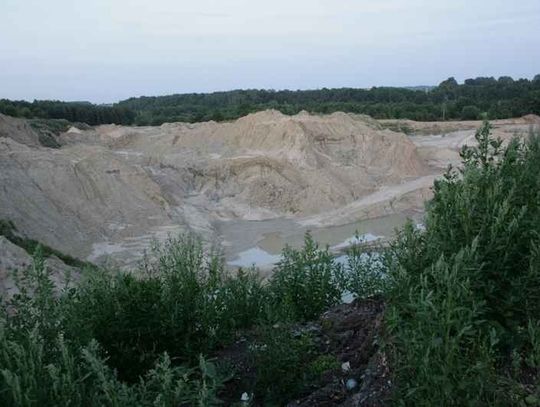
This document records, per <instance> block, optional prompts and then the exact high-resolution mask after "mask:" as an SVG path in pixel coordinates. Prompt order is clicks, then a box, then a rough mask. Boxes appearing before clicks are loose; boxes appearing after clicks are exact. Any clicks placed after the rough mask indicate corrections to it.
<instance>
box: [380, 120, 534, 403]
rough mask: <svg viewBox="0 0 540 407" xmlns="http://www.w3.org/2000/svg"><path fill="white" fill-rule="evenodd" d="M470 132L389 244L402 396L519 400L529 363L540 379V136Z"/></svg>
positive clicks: (390, 317) (392, 323)
mask: <svg viewBox="0 0 540 407" xmlns="http://www.w3.org/2000/svg"><path fill="white" fill-rule="evenodd" d="M476 140H477V142H478V146H477V147H469V148H465V149H464V150H463V151H462V159H463V168H462V169H461V170H459V171H456V170H452V169H450V170H449V171H448V172H447V174H446V175H445V177H444V179H441V180H439V181H436V182H435V186H434V198H433V200H432V201H431V202H430V203H429V205H428V207H427V216H426V230H425V231H419V230H415V229H414V228H413V226H412V225H408V226H407V227H406V228H405V229H404V230H403V231H402V232H401V233H400V236H399V237H398V239H397V241H396V242H395V243H394V244H393V245H392V248H391V250H390V252H391V255H389V256H388V262H387V265H388V267H389V273H390V280H391V284H390V289H389V294H388V300H389V303H390V307H389V311H388V314H387V324H388V328H389V333H390V338H391V343H392V347H393V348H392V349H393V352H394V363H395V366H396V374H397V382H398V388H397V393H396V401H397V403H398V404H403V405H514V404H518V405H519V403H520V402H523V401H524V397H526V396H527V394H524V395H523V397H522V396H519V395H517V394H518V393H517V392H516V390H515V388H516V387H519V388H522V386H521V384H520V383H521V381H522V380H523V375H524V371H525V370H526V369H532V372H533V374H532V377H533V378H534V377H536V379H535V380H536V386H537V388H538V386H540V381H539V380H540V379H539V376H538V373H539V368H540V365H539V364H538V360H537V359H536V356H531V355H536V354H537V353H536V350H537V349H538V340H537V333H538V331H537V326H538V323H539V321H540V319H539V315H540V267H539V266H540V262H539V253H540V251H539V247H540V235H539V233H538V231H539V230H540V205H539V202H540V178H539V176H538V174H540V137H538V136H536V137H531V139H530V140H529V141H528V142H527V143H523V142H520V141H518V140H514V141H512V142H511V143H510V144H509V145H508V146H507V147H506V148H504V149H503V148H502V144H501V142H500V141H497V140H494V139H492V138H491V137H490V125H489V124H488V123H484V125H483V126H482V128H481V129H480V130H479V131H478V132H477V133H476ZM533 349H536V350H534V351H533ZM525 359H526V360H527V363H528V366H527V367H526V366H525V362H521V360H525ZM510 360H514V361H517V362H514V365H515V366H516V369H514V372H509V370H510V369H509V365H510V362H509V361H510Z"/></svg>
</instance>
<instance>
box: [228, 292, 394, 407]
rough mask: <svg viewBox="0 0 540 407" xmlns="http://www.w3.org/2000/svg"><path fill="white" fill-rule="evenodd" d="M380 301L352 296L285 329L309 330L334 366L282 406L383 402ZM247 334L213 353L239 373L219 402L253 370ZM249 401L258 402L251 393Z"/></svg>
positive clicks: (386, 379)
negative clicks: (315, 315) (334, 360)
mask: <svg viewBox="0 0 540 407" xmlns="http://www.w3.org/2000/svg"><path fill="white" fill-rule="evenodd" d="M383 311H384V303H383V301H382V299H380V298H372V299H368V300H363V301H360V300H355V301H354V302H352V303H350V304H341V305H339V306H336V307H334V308H332V309H331V310H329V311H328V312H326V313H324V314H323V315H322V316H321V317H320V319H319V320H317V321H314V322H311V323H307V324H303V325H297V326H294V327H292V328H291V330H292V331H294V333H295V334H296V335H301V334H302V333H305V332H307V333H309V334H310V335H311V336H312V337H313V338H314V342H315V343H316V345H317V348H318V352H320V354H323V355H331V356H333V357H335V358H336V359H337V361H338V366H337V367H336V368H334V369H331V370H328V371H326V372H324V373H323V374H322V377H321V380H320V381H319V382H318V383H317V384H316V385H314V386H313V387H311V388H308V389H306V390H305V391H304V393H303V394H302V395H300V396H299V397H298V398H296V399H294V400H291V401H290V402H289V403H288V404H287V406H290V407H294V406H302V407H310V406H348V407H353V406H355V407H356V406H373V407H375V406H384V405H386V401H387V400H388V398H389V396H390V388H391V381H390V366H389V364H388V360H387V356H386V355H385V353H384V352H383V351H382V350H381V349H380V346H379V343H378V340H379V335H380V333H381V326H382V317H383ZM252 340H253V338H252V337H250V336H249V334H248V335H247V336H245V337H242V338H241V339H239V340H238V341H237V342H236V343H235V344H233V345H232V346H231V347H230V348H228V349H225V350H224V351H223V352H221V353H220V355H219V356H218V361H219V362H221V363H224V362H225V363H226V364H227V366H230V367H231V368H232V369H234V370H236V371H238V372H241V375H239V376H237V377H235V379H233V380H231V381H229V382H228V383H227V386H226V388H225V389H224V390H223V392H222V397H223V398H224V400H225V404H227V405H234V404H236V403H237V402H238V401H239V400H240V398H241V395H242V393H243V391H244V390H245V386H246V383H249V382H250V380H252V379H253V378H254V377H255V376H256V373H257V372H256V369H255V368H254V366H253V365H252V362H251V359H250V357H249V349H250V347H251V345H252ZM252 405H255V406H258V405H263V403H262V402H261V400H258V399H257V396H256V395H254V396H253V399H252Z"/></svg>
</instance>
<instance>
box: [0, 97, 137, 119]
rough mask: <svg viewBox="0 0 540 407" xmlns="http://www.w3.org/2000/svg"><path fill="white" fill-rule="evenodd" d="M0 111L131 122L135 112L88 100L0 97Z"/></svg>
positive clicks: (30, 117) (33, 115)
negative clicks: (30, 100)
mask: <svg viewBox="0 0 540 407" xmlns="http://www.w3.org/2000/svg"><path fill="white" fill-rule="evenodd" d="M0 113H2V114H6V115H8V116H14V117H23V118H26V119H34V118H39V119H63V120H67V121H69V122H72V123H76V122H81V123H87V124H90V125H97V124H107V123H116V124H131V123H133V121H134V119H135V113H134V112H133V111H131V110H130V109H127V108H125V107H122V106H106V105H94V104H92V103H89V102H61V101H58V100H34V101H33V102H26V101H24V100H8V99H0Z"/></svg>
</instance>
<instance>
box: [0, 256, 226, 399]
mask: <svg viewBox="0 0 540 407" xmlns="http://www.w3.org/2000/svg"><path fill="white" fill-rule="evenodd" d="M18 286H19V289H20V293H19V294H17V295H16V296H15V297H14V298H13V299H11V300H9V301H7V302H6V303H5V304H4V308H3V310H2V315H1V318H0V405H5V406H81V405H85V406H133V405H137V406H173V405H200V406H210V405H215V404H217V398H216V396H215V395H216V394H217V391H218V390H219V388H220V387H221V383H222V380H223V378H222V377H221V376H220V375H219V374H218V373H216V369H215V367H214V366H213V365H212V364H211V363H209V362H207V361H206V360H205V359H203V358H202V357H201V358H200V359H199V363H198V366H195V367H189V366H186V365H177V364H173V363H172V361H171V358H170V357H169V356H168V354H167V353H166V352H164V353H161V354H159V355H156V359H155V360H154V361H153V362H154V363H152V365H151V366H150V367H149V369H148V370H147V371H145V372H143V373H142V374H141V375H140V377H139V378H138V380H137V381H134V382H133V383H131V384H128V383H126V382H123V381H121V380H119V378H118V376H117V374H116V371H115V370H114V369H112V368H111V367H110V361H109V360H107V354H108V353H109V352H107V350H106V349H104V348H103V347H102V346H101V345H100V344H98V342H97V341H96V340H95V339H90V340H89V341H87V342H85V340H86V337H85V336H84V335H82V334H81V336H76V335H77V332H74V331H73V330H72V328H74V327H76V326H78V327H81V326H82V324H81V321H73V318H77V317H80V316H79V315H78V314H76V313H73V312H72V311H73V308H72V304H71V301H73V298H74V295H75V294H74V293H73V291H76V290H77V289H70V292H64V293H62V294H60V295H58V294H56V293H55V292H54V291H55V288H54V285H53V283H52V279H51V275H50V272H49V271H48V270H47V269H46V267H45V265H44V261H43V257H42V254H41V251H40V250H39V249H38V250H37V252H36V255H35V260H34V265H33V267H31V268H29V269H28V270H25V271H23V272H22V273H20V275H19V278H18ZM88 305H89V304H88ZM90 311H91V310H90ZM100 311H102V309H95V310H94V312H100ZM106 328H107V327H106V326H105V327H104V329H106ZM124 339H126V338H124ZM113 351H114V350H113ZM141 356H145V355H144V354H141ZM133 362H134V363H137V360H136V359H135V360H133Z"/></svg>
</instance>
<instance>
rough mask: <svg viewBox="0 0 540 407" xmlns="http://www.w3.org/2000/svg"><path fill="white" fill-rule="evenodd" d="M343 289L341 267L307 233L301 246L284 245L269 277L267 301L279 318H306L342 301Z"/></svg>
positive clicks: (344, 281) (344, 284)
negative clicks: (268, 296)
mask: <svg viewBox="0 0 540 407" xmlns="http://www.w3.org/2000/svg"><path fill="white" fill-rule="evenodd" d="M345 288H346V279H345V276H344V274H343V268H342V266H341V265H340V264H339V263H337V262H336V261H335V259H334V256H333V255H332V254H331V253H330V251H329V250H328V248H326V249H324V250H323V249H319V247H318V245H317V244H316V243H315V241H314V240H313V238H312V237H311V235H310V234H309V233H307V234H306V236H305V239H304V247H303V248H302V249H301V250H295V249H293V248H291V247H285V249H283V253H282V259H281V260H280V262H279V263H278V264H277V265H276V267H275V269H274V273H273V275H272V277H271V279H270V283H269V291H270V300H269V301H270V304H271V309H272V310H273V312H274V313H275V314H276V315H275V316H276V317H277V318H278V319H281V320H291V321H296V320H308V319H312V318H314V317H316V316H318V315H319V314H320V313H321V312H322V311H324V310H326V309H327V308H329V307H331V306H332V305H335V304H337V303H339V302H340V301H341V295H342V293H343V291H344V289H345Z"/></svg>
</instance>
